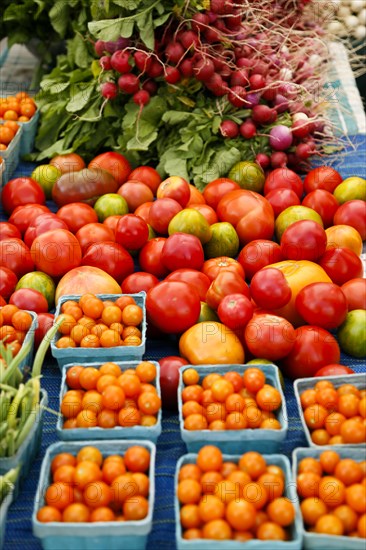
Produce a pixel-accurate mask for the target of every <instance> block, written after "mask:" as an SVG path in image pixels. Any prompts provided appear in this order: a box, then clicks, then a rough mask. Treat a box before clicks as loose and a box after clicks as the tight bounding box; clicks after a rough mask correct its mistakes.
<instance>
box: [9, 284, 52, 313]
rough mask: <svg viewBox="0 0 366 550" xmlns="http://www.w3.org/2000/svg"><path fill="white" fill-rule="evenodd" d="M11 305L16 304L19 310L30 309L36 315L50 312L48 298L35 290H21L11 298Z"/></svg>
mask: <svg viewBox="0 0 366 550" xmlns="http://www.w3.org/2000/svg"><path fill="white" fill-rule="evenodd" d="M9 304H14V305H15V306H17V307H18V308H19V309H28V310H30V311H35V312H36V313H47V311H48V303H47V300H46V298H45V297H44V296H43V294H41V293H40V292H38V290H34V289H33V288H19V289H18V290H16V291H15V292H13V294H12V295H11V296H10V298H9Z"/></svg>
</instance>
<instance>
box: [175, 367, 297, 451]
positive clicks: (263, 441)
mask: <svg viewBox="0 0 366 550" xmlns="http://www.w3.org/2000/svg"><path fill="white" fill-rule="evenodd" d="M253 367H256V368H259V369H260V370H261V371H262V372H263V373H264V374H265V376H266V383H269V384H271V385H272V386H273V387H275V388H276V389H277V390H278V391H279V392H280V394H281V399H282V404H281V407H280V408H279V409H278V410H277V411H276V412H275V414H276V418H277V419H278V420H279V422H280V423H281V426H282V427H281V429H280V430H266V429H260V428H256V429H251V428H246V429H244V430H222V431H221V430H208V429H207V430H186V429H185V428H184V419H183V414H182V406H183V403H182V397H181V395H182V390H183V388H184V382H183V372H184V371H185V370H186V369H189V368H194V369H195V370H196V371H197V372H198V374H199V375H200V382H201V381H202V379H203V378H204V377H205V376H206V375H207V374H209V373H218V374H225V373H226V372H229V371H236V372H239V374H241V375H242V374H243V373H244V372H245V371H246V370H248V369H249V368H253ZM178 410H179V423H180V433H181V437H182V439H183V441H184V443H185V444H186V447H187V449H188V452H190V453H195V452H197V451H199V449H200V448H201V447H203V446H204V445H208V444H211V445H216V446H217V447H219V448H220V449H221V451H222V452H223V453H231V454H237V453H244V452H246V451H257V452H259V453H265V452H266V453H276V452H279V450H280V448H281V445H282V443H283V441H284V440H285V438H286V434H287V430H288V420H287V418H288V417H287V410H286V402H285V396H284V394H283V391H282V387H281V382H280V378H279V369H278V367H277V366H276V365H269V364H263V365H259V364H258V365H184V366H183V367H181V368H180V369H179V385H178Z"/></svg>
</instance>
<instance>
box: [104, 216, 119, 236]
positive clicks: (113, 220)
mask: <svg viewBox="0 0 366 550" xmlns="http://www.w3.org/2000/svg"><path fill="white" fill-rule="evenodd" d="M121 218H122V216H121V215H119V214H113V216H108V217H107V218H106V219H105V220H103V225H106V226H107V227H108V228H109V229H112V231H113V234H115V233H116V227H117V223H118V221H119V220H120V219H121Z"/></svg>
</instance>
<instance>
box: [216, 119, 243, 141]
mask: <svg viewBox="0 0 366 550" xmlns="http://www.w3.org/2000/svg"><path fill="white" fill-rule="evenodd" d="M220 132H221V135H222V136H224V137H225V138H236V137H237V136H238V135H239V126H238V125H237V124H236V122H234V121H233V120H223V121H222V122H221V124H220Z"/></svg>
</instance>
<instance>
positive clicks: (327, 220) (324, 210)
mask: <svg viewBox="0 0 366 550" xmlns="http://www.w3.org/2000/svg"><path fill="white" fill-rule="evenodd" d="M301 204H302V205H303V206H307V207H308V208H312V209H313V210H315V212H318V214H319V216H320V217H321V219H322V220H323V224H324V228H325V229H326V228H327V227H330V226H331V225H333V216H334V214H335V213H336V211H337V208H338V206H339V204H338V201H337V199H336V198H335V196H334V195H333V194H332V193H329V191H326V190H325V189H315V191H311V192H310V193H309V194H308V195H306V196H305V197H304V199H303V201H302V203H301ZM339 223H343V222H339Z"/></svg>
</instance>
